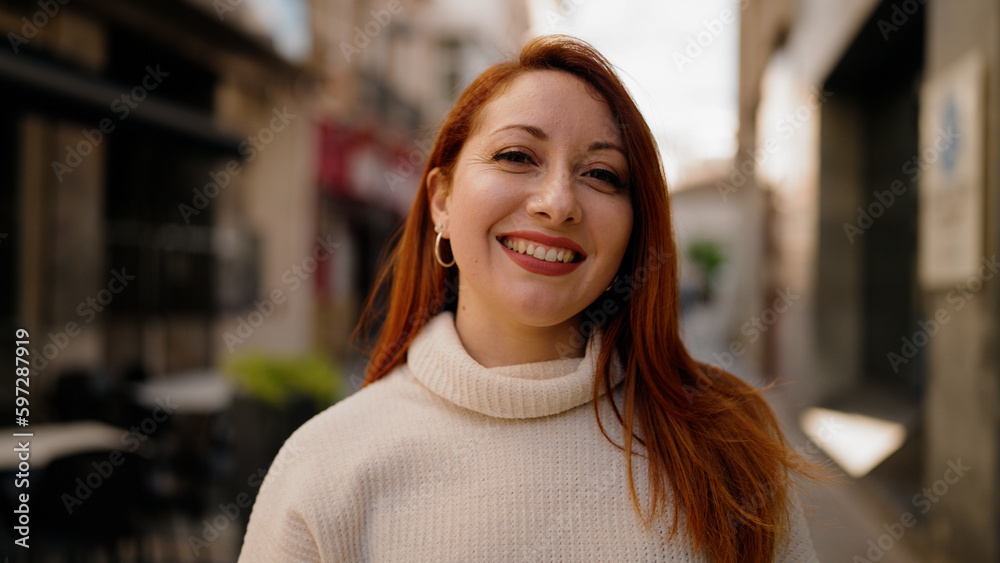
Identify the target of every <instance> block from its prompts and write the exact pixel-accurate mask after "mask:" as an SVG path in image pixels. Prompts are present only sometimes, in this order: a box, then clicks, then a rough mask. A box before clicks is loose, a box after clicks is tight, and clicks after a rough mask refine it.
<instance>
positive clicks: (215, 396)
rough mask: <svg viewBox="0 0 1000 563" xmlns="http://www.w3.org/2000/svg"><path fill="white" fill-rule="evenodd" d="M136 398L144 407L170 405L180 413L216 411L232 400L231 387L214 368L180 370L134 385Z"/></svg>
mask: <svg viewBox="0 0 1000 563" xmlns="http://www.w3.org/2000/svg"><path fill="white" fill-rule="evenodd" d="M135 391H136V399H137V400H138V402H139V404H141V405H142V406H144V407H147V408H150V409H153V408H156V407H157V406H159V407H161V408H167V406H169V408H171V411H172V412H177V413H181V414H216V413H219V412H222V411H224V410H226V409H227V408H228V407H229V405H230V404H231V403H232V401H233V394H234V393H235V387H234V386H233V384H232V382H230V381H229V380H228V379H226V377H225V376H224V375H222V374H221V373H219V372H217V371H215V370H210V369H209V370H197V371H188V372H182V373H178V374H175V375H171V376H167V377H163V378H162V379H157V380H155V381H150V382H148V383H141V384H138V385H136V388H135Z"/></svg>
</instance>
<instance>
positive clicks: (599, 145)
mask: <svg viewBox="0 0 1000 563" xmlns="http://www.w3.org/2000/svg"><path fill="white" fill-rule="evenodd" d="M508 129H521V130H523V131H525V132H526V133H528V134H529V135H531V136H532V137H534V138H536V139H538V140H541V141H545V140H547V139H548V138H549V136H548V135H547V134H546V133H545V131H542V130H541V129H539V128H538V127H535V126H534V125H524V124H521V123H514V124H511V125H502V126H500V127H497V128H496V129H494V130H493V133H491V135H496V134H497V133H499V132H501V131H506V130H508ZM605 149H611V150H616V151H618V152H620V153H622V155H623V156H624V155H625V149H623V148H622V147H621V146H619V145H616V144H615V143H609V142H605V141H595V142H593V143H591V144H590V146H589V147H588V148H587V150H589V151H600V150H605Z"/></svg>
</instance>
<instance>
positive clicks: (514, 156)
mask: <svg viewBox="0 0 1000 563" xmlns="http://www.w3.org/2000/svg"><path fill="white" fill-rule="evenodd" d="M493 160H496V161H498V162H499V161H501V160H506V161H508V162H514V163H517V164H533V163H534V161H533V160H532V159H531V157H530V156H528V154H527V153H523V152H521V151H506V152H500V153H497V154H495V155H494V156H493Z"/></svg>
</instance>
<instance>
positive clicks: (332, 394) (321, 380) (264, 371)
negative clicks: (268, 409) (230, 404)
mask: <svg viewBox="0 0 1000 563" xmlns="http://www.w3.org/2000/svg"><path fill="white" fill-rule="evenodd" d="M225 372H226V374H227V375H228V376H229V377H230V378H232V379H233V380H234V381H235V382H236V384H237V385H238V386H239V387H240V388H241V389H243V390H244V391H246V393H248V394H249V395H251V396H253V397H255V398H257V399H260V400H261V401H264V402H265V403H269V404H271V405H274V406H276V407H283V406H284V405H286V404H287V402H288V399H289V397H291V396H293V395H296V394H297V395H302V396H306V397H309V398H311V399H312V400H313V401H314V402H315V403H316V406H317V407H318V408H320V409H322V408H325V407H327V406H329V405H331V404H333V403H334V402H335V401H336V400H337V399H338V398H340V397H341V396H342V394H343V391H344V378H343V376H342V375H341V372H340V369H339V368H338V367H337V366H336V365H335V364H333V363H332V362H330V360H328V359H327V358H325V357H323V356H320V355H319V354H308V355H304V356H294V357H276V356H270V355H267V354H262V353H250V354H245V355H243V356H240V357H238V358H234V359H232V360H230V361H229V362H228V363H227V364H226V366H225Z"/></svg>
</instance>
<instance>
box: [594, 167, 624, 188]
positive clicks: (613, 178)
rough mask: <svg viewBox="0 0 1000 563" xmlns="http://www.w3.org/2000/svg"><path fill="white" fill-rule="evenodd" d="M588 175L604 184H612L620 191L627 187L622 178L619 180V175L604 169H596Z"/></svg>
mask: <svg viewBox="0 0 1000 563" xmlns="http://www.w3.org/2000/svg"><path fill="white" fill-rule="evenodd" d="M587 175H588V176H590V177H591V178H596V179H598V180H600V181H602V182H606V183H608V184H611V185H612V186H614V187H616V188H619V189H621V188H624V187H625V184H624V183H623V182H622V180H621V178H619V177H618V175H617V174H615V173H614V172H612V171H610V170H605V169H603V168H595V169H594V170H591V171H589V172H587Z"/></svg>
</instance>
